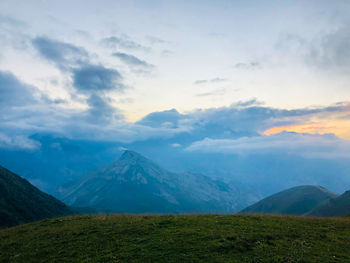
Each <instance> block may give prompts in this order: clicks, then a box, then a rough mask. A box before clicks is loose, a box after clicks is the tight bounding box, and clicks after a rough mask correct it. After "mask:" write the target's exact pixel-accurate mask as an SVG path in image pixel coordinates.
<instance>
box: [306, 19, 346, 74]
mask: <svg viewBox="0 0 350 263" xmlns="http://www.w3.org/2000/svg"><path fill="white" fill-rule="evenodd" d="M349 47H350V24H346V25H343V26H342V27H340V28H339V29H337V30H336V31H334V32H332V33H330V34H327V35H325V36H323V37H322V38H321V40H319V41H314V42H313V43H311V44H310V49H309V52H308V55H307V61H308V62H309V63H312V64H313V65H316V66H318V67H321V68H326V69H327V68H339V69H346V70H349V69H350V48H349Z"/></svg>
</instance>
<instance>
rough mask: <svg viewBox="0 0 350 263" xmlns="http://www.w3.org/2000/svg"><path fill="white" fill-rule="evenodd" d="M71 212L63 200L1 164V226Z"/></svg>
mask: <svg viewBox="0 0 350 263" xmlns="http://www.w3.org/2000/svg"><path fill="white" fill-rule="evenodd" d="M71 213H72V212H71V211H70V209H69V208H68V207H67V206H66V205H64V204H63V203H62V202H60V201H58V200H57V199H55V198H54V197H52V196H50V195H48V194H46V193H44V192H42V191H40V190H39V189H38V188H36V187H35V186H33V185H32V184H30V183H29V182H28V181H27V180H25V179H23V178H21V177H20V176H18V175H16V174H14V173H12V172H10V171H9V170H7V169H5V168H4V167H1V166H0V228H2V227H7V226H13V225H17V224H21V223H27V222H31V221H35V220H40V219H44V218H51V217H58V216H63V215H68V214H71Z"/></svg>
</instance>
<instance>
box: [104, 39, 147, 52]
mask: <svg viewBox="0 0 350 263" xmlns="http://www.w3.org/2000/svg"><path fill="white" fill-rule="evenodd" d="M101 42H102V44H103V45H105V46H107V47H109V48H125V49H130V50H143V51H148V50H149V48H148V47H144V46H142V45H140V44H138V43H136V42H134V41H132V40H130V39H128V38H126V37H124V38H121V37H116V36H111V37H107V38H103V39H102V40H101Z"/></svg>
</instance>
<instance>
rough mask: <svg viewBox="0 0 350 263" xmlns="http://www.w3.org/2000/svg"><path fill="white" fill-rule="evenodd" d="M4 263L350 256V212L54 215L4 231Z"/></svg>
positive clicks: (0, 249)
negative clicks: (328, 214)
mask: <svg viewBox="0 0 350 263" xmlns="http://www.w3.org/2000/svg"><path fill="white" fill-rule="evenodd" d="M0 262H350V218H329V219H325V218H297V217H280V216H253V215H185V216H172V215H164V216H148V215H145V216H128V215H110V216H75V217H64V218H57V219H48V220H44V221H39V222H35V223H30V224H26V225H20V226H16V227H12V228H8V229H3V230H0Z"/></svg>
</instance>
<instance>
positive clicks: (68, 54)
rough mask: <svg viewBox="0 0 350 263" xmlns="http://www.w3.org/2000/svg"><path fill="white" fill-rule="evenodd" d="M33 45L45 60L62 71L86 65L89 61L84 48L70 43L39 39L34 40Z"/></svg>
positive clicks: (44, 38)
mask: <svg viewBox="0 0 350 263" xmlns="http://www.w3.org/2000/svg"><path fill="white" fill-rule="evenodd" d="M32 44H33V46H34V47H35V49H36V50H37V51H38V52H39V54H40V55H41V56H42V57H43V58H45V59H46V60H48V61H50V62H52V63H54V64H55V65H56V66H57V67H58V68H60V69H61V70H69V69H70V68H71V67H72V66H75V65H77V64H79V63H82V62H84V63H86V61H88V59H89V54H88V52H87V51H86V50H85V49H84V48H82V47H77V46H75V45H72V44H69V43H64V42H60V41H56V40H53V39H49V38H46V37H37V38H34V39H33V40H32Z"/></svg>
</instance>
